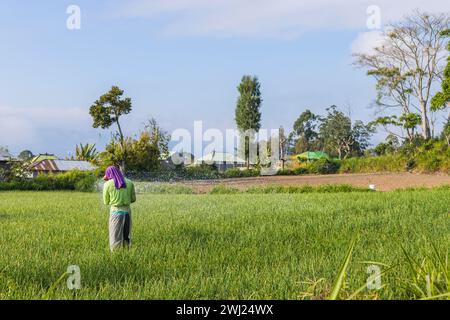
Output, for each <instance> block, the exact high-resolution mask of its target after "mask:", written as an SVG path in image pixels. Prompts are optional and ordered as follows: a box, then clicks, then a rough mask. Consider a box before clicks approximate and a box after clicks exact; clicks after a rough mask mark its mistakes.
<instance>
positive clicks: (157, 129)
mask: <svg viewBox="0 0 450 320" xmlns="http://www.w3.org/2000/svg"><path fill="white" fill-rule="evenodd" d="M144 128H145V131H146V132H147V133H148V135H149V138H150V143H151V144H153V145H154V146H155V147H156V148H157V149H158V150H159V156H160V157H163V158H165V157H168V156H169V141H170V135H169V133H168V132H167V131H165V130H164V129H163V128H161V126H160V125H159V124H158V122H157V121H156V119H155V118H150V119H148V120H147V122H145V123H144Z"/></svg>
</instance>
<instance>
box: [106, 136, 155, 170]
mask: <svg viewBox="0 0 450 320" xmlns="http://www.w3.org/2000/svg"><path fill="white" fill-rule="evenodd" d="M123 146H125V148H123V147H122V144H121V143H120V142H119V141H117V139H113V140H111V142H110V143H109V144H108V145H107V146H106V150H105V151H104V152H102V153H101V154H100V155H99V163H100V165H101V166H102V168H104V169H105V168H106V167H108V166H110V165H116V166H118V165H120V163H121V161H122V160H123V159H126V163H127V173H129V174H136V173H140V172H154V171H156V170H158V169H159V167H160V162H159V159H160V150H159V149H158V145H157V144H155V143H154V142H153V141H152V139H151V136H150V134H149V133H148V132H147V131H143V132H141V134H140V135H139V137H138V138H137V139H133V138H130V137H127V138H125V139H124V143H123ZM124 150H126V153H125V152H124Z"/></svg>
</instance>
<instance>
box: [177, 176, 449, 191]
mask: <svg viewBox="0 0 450 320" xmlns="http://www.w3.org/2000/svg"><path fill="white" fill-rule="evenodd" d="M182 184H183V185H186V186H189V187H191V188H193V189H194V190H195V191H197V192H200V193H206V192H209V191H210V190H211V189H212V188H213V187H214V186H216V185H219V184H221V185H225V186H229V187H234V188H238V189H247V188H249V187H252V186H265V185H286V186H295V185H321V184H350V185H353V186H357V187H365V188H368V187H369V184H374V185H375V186H376V189H377V190H379V191H390V190H394V189H400V188H409V187H427V188H431V187H436V186H440V185H450V176H449V175H429V174H414V173H370V174H333V175H304V176H266V177H254V178H236V179H220V180H210V181H185V182H182Z"/></svg>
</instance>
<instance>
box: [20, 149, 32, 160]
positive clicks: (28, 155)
mask: <svg viewBox="0 0 450 320" xmlns="http://www.w3.org/2000/svg"><path fill="white" fill-rule="evenodd" d="M33 157H34V155H33V152H31V151H30V150H23V151H21V152H20V153H19V155H18V156H17V158H19V159H20V160H22V161H28V160H30V159H32V158H33Z"/></svg>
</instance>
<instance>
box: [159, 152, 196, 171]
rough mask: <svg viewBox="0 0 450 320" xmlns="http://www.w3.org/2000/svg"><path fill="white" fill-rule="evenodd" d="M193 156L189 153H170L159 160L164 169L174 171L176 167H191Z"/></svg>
mask: <svg viewBox="0 0 450 320" xmlns="http://www.w3.org/2000/svg"><path fill="white" fill-rule="evenodd" d="M194 159H195V158H194V155H193V154H192V153H189V152H171V153H170V154H169V155H168V156H167V157H165V158H164V159H162V160H161V165H162V167H163V168H166V169H174V168H175V167H176V166H177V165H185V166H188V165H191V164H193V163H194Z"/></svg>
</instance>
